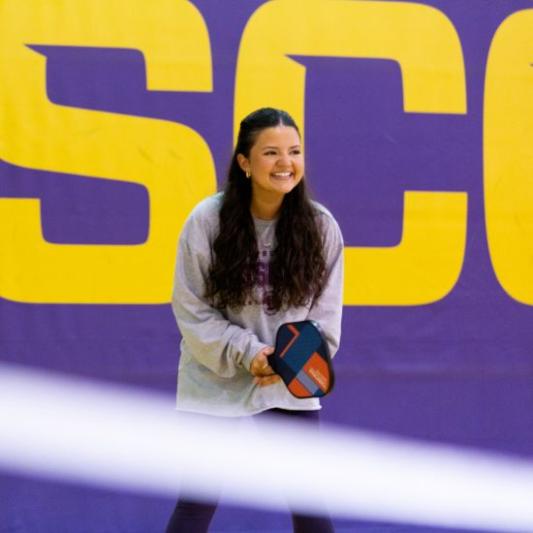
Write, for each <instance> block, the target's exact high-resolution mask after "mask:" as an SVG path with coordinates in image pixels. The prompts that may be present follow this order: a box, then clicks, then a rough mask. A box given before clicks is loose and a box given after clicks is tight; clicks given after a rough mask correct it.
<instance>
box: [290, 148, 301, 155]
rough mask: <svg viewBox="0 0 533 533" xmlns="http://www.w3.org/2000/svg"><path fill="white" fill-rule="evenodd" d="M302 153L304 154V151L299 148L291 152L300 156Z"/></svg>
mask: <svg viewBox="0 0 533 533" xmlns="http://www.w3.org/2000/svg"><path fill="white" fill-rule="evenodd" d="M301 153H302V151H301V150H300V149H299V148H295V149H294V150H291V154H292V155H299V154H301Z"/></svg>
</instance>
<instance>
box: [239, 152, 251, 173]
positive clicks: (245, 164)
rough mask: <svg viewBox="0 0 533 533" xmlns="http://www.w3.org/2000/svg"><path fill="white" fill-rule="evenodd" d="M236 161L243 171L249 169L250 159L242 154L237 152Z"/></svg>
mask: <svg viewBox="0 0 533 533" xmlns="http://www.w3.org/2000/svg"><path fill="white" fill-rule="evenodd" d="M237 163H238V164H239V166H240V167H241V170H242V171H243V172H246V171H249V170H250V161H248V159H247V158H246V157H244V156H243V155H242V154H237Z"/></svg>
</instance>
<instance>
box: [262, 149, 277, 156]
mask: <svg viewBox="0 0 533 533" xmlns="http://www.w3.org/2000/svg"><path fill="white" fill-rule="evenodd" d="M264 155H276V152H275V151H274V150H267V151H266V152H264Z"/></svg>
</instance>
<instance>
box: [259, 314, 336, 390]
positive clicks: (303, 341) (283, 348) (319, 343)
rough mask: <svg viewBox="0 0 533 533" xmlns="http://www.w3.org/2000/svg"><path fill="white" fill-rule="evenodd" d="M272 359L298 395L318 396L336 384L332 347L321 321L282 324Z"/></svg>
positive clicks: (289, 386)
mask: <svg viewBox="0 0 533 533" xmlns="http://www.w3.org/2000/svg"><path fill="white" fill-rule="evenodd" d="M269 362H270V366H271V367H272V368H273V369H274V372H276V373H277V374H279V375H280V376H281V379H282V380H283V382H284V383H285V385H286V386H287V388H288V389H289V391H290V392H291V394H292V395H293V396H296V397H297V398H313V397H315V398H319V397H321V396H325V395H326V394H327V393H328V392H329V391H330V390H331V389H332V387H333V381H334V375H333V367H332V366H331V357H330V355H329V350H328V347H327V344H326V341H325V340H324V338H323V337H322V333H321V331H320V328H319V327H318V324H317V323H316V322H314V321H312V320H304V321H302V322H289V323H286V324H282V325H281V326H280V327H279V329H278V333H277V336H276V346H275V352H274V354H273V355H271V356H270V357H269Z"/></svg>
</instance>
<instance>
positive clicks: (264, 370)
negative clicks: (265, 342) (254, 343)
mask: <svg viewBox="0 0 533 533" xmlns="http://www.w3.org/2000/svg"><path fill="white" fill-rule="evenodd" d="M273 353H274V348H272V347H271V346H268V347H267V348H263V349H262V350H260V351H259V352H257V354H256V356H255V357H254V358H253V359H252V364H251V365H250V373H251V374H252V376H255V379H254V382H255V383H256V384H257V385H259V386H260V387H266V386H267V385H273V384H274V383H277V382H278V381H279V380H280V379H281V378H280V377H279V376H278V374H275V373H274V370H273V369H272V367H271V366H270V365H269V364H268V356H269V355H272V354H273Z"/></svg>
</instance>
